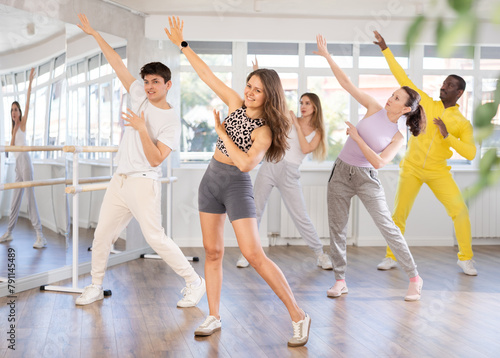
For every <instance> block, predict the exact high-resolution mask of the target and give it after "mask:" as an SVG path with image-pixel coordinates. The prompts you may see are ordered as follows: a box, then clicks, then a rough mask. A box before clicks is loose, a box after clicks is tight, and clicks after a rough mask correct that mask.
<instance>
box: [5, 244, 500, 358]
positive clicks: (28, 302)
mask: <svg viewBox="0 0 500 358" xmlns="http://www.w3.org/2000/svg"><path fill="white" fill-rule="evenodd" d="M183 251H184V253H185V254H186V255H194V256H199V257H200V262H195V263H193V265H194V267H195V269H196V270H197V271H198V272H199V273H203V261H204V254H203V250H202V249H193V248H190V249H183ZM474 251H475V254H476V256H475V260H476V267H477V269H478V271H479V276H477V277H469V276H465V275H464V274H463V273H461V270H460V269H459V267H458V266H457V265H456V260H457V258H456V248H453V247H414V248H412V252H413V254H414V256H415V260H416V262H417V264H418V265H419V269H420V274H421V276H422V277H423V279H424V286H423V295H422V300H421V301H419V302H411V303H410V302H404V301H403V296H404V294H405V292H406V288H407V278H406V276H405V274H404V273H403V271H402V270H401V269H400V268H397V269H393V270H391V271H388V272H382V271H377V270H376V268H375V267H376V264H377V263H378V262H379V261H380V259H381V258H382V256H383V253H384V248H381V247H377V248H367V247H361V248H360V247H349V248H348V259H349V267H348V272H347V283H348V287H349V294H347V295H344V296H342V297H341V298H337V299H330V298H327V297H326V290H327V289H328V288H329V286H331V285H332V283H333V281H334V278H333V273H332V271H323V270H321V269H319V268H317V267H316V265H315V260H314V258H313V254H312V252H311V251H310V250H308V249H307V248H305V247H297V246H288V247H271V248H267V249H266V252H267V254H268V255H269V257H270V258H272V259H273V260H275V262H276V263H277V264H278V265H279V266H280V267H281V268H282V270H283V272H284V273H285V275H286V277H287V278H288V280H289V282H290V285H291V287H292V289H293V291H294V293H295V296H296V298H297V301H298V302H299V305H300V306H301V307H302V308H303V309H304V310H305V311H306V312H308V313H309V314H310V316H311V318H312V326H311V334H310V339H309V343H308V344H307V345H306V346H305V347H301V348H288V347H287V345H286V342H287V340H288V339H289V338H290V336H291V334H292V329H291V324H290V319H289V317H288V314H287V312H286V310H285V309H284V306H283V305H282V304H281V302H280V301H279V300H278V299H277V298H276V296H275V295H274V294H273V293H272V292H271V290H270V289H269V287H268V286H267V285H266V284H265V283H264V282H263V280H262V279H261V278H260V277H259V276H258V275H257V274H256V272H255V271H254V270H253V269H252V268H246V269H238V268H236V267H235V261H236V259H237V256H238V251H237V250H236V249H234V248H228V249H226V256H225V259H224V270H225V271H224V275H225V276H224V284H223V291H222V304H221V317H222V324H223V326H222V331H221V332H218V333H216V334H214V335H213V336H211V337H207V338H195V337H194V336H193V331H194V330H195V328H196V327H197V326H198V325H199V324H201V323H202V322H203V320H204V318H205V316H206V315H207V313H208V307H207V301H206V298H203V299H202V301H201V302H200V304H199V306H198V307H196V308H185V309H180V308H176V302H177V300H178V299H179V298H180V292H179V291H180V290H181V289H182V288H183V281H182V279H180V278H179V277H178V276H176V275H175V274H174V273H173V271H172V270H171V269H170V268H169V267H167V266H166V264H164V263H163V262H162V261H160V260H146V259H138V260H134V261H131V262H128V263H125V264H121V265H117V266H114V267H112V268H110V269H109V270H108V272H107V274H106V278H105V285H104V286H105V288H108V289H111V290H112V292H113V295H112V296H111V297H107V298H105V299H104V300H103V301H99V302H97V303H94V304H92V305H89V306H84V307H75V305H74V300H75V298H76V295H73V294H64V293H56V292H40V291H39V290H37V289H33V290H29V291H26V292H22V293H19V294H18V297H17V300H16V306H15V318H16V351H15V352H13V351H11V350H9V349H8V348H7V347H8V344H9V343H8V341H7V336H6V332H7V331H8V330H9V326H8V325H9V323H8V322H7V317H8V314H9V310H10V308H9V307H8V306H7V302H8V300H9V298H7V297H3V298H0V357H51V358H52V357H82V358H83V357H183V358H184V357H197V358H198V357H238V358H240V357H474V358H475V357H499V354H500V339H499V338H500V284H499V275H500V246H475V247H474ZM1 262H4V261H3V259H2V261H1ZM89 282H90V276H89V275H85V276H82V277H81V286H83V285H86V284H88V283H89ZM64 283H66V284H69V281H66V282H63V283H62V284H64Z"/></svg>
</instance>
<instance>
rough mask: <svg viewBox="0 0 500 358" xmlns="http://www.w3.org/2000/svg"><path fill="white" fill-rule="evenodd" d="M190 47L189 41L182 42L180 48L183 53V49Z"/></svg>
mask: <svg viewBox="0 0 500 358" xmlns="http://www.w3.org/2000/svg"><path fill="white" fill-rule="evenodd" d="M188 46H189V44H188V43H187V41H182V42H181V45H180V46H179V49H180V50H181V51H182V49H183V48H184V47H188Z"/></svg>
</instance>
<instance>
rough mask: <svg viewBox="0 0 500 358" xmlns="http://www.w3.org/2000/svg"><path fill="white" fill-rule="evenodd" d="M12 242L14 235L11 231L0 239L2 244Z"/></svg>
mask: <svg viewBox="0 0 500 358" xmlns="http://www.w3.org/2000/svg"><path fill="white" fill-rule="evenodd" d="M7 241H12V234H11V232H10V231H7V232H6V233H5V234H3V235H2V237H0V242H7Z"/></svg>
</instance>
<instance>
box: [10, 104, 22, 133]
mask: <svg viewBox="0 0 500 358" xmlns="http://www.w3.org/2000/svg"><path fill="white" fill-rule="evenodd" d="M12 104H13V105H15V106H16V107H17V108H18V109H19V120H22V119H23V111H22V109H21V105H20V104H19V102H18V101H14V102H12ZM10 119H11V121H12V132H14V126H15V125H16V123H15V122H14V118H12V105H11V106H10Z"/></svg>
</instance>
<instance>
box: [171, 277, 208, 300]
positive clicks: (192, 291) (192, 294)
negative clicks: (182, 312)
mask: <svg viewBox="0 0 500 358" xmlns="http://www.w3.org/2000/svg"><path fill="white" fill-rule="evenodd" d="M200 279H201V284H200V285H199V286H197V287H193V285H192V284H186V287H184V288H183V289H182V291H181V293H182V294H183V296H184V297H183V298H182V299H181V300H180V301H179V302H177V307H194V306H196V305H197V304H198V302H200V300H201V298H202V297H203V295H204V294H205V292H206V291H207V288H206V287H205V280H204V279H203V277H201V276H200Z"/></svg>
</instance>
